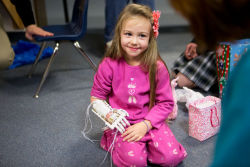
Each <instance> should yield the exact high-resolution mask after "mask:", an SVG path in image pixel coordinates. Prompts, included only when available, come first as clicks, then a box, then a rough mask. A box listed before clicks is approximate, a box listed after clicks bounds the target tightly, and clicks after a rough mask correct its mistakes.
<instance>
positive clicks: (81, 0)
mask: <svg viewBox="0 0 250 167" xmlns="http://www.w3.org/2000/svg"><path fill="white" fill-rule="evenodd" d="M87 15H88V0H75V3H74V8H73V11H72V19H71V22H70V26H71V28H72V29H73V31H74V32H75V34H78V39H80V38H81V37H82V36H83V35H84V34H85V33H86V30H87ZM78 39H76V40H78Z"/></svg>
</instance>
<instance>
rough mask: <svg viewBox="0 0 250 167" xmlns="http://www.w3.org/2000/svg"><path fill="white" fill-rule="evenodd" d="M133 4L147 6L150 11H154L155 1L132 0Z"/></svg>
mask: <svg viewBox="0 0 250 167" xmlns="http://www.w3.org/2000/svg"><path fill="white" fill-rule="evenodd" d="M133 2H134V3H138V4H142V5H147V6H149V7H150V8H151V9H152V10H154V9H155V0H134V1H133Z"/></svg>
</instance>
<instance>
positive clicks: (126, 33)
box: [124, 32, 132, 36]
mask: <svg viewBox="0 0 250 167" xmlns="http://www.w3.org/2000/svg"><path fill="white" fill-rule="evenodd" d="M124 34H125V35H126V36H131V35H132V34H131V33H130V32H125V33H124Z"/></svg>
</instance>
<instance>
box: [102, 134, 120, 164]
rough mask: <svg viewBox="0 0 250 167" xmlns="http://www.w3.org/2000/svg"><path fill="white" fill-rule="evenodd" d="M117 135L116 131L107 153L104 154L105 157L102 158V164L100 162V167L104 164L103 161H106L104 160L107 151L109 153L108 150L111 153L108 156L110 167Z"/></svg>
mask: <svg viewBox="0 0 250 167" xmlns="http://www.w3.org/2000/svg"><path fill="white" fill-rule="evenodd" d="M117 133H118V130H116V132H115V136H114V139H113V141H112V143H111V145H110V146H109V149H108V151H107V153H106V154H105V157H104V159H103V160H102V162H101V164H100V165H102V164H103V163H104V162H105V160H106V158H107V156H108V154H109V151H110V149H111V151H110V155H111V156H110V162H111V167H112V152H113V150H114V146H115V139H116V136H117Z"/></svg>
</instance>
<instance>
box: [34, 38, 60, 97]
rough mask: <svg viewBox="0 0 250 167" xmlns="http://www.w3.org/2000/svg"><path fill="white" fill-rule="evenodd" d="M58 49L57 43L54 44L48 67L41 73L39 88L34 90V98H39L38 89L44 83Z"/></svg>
mask: <svg viewBox="0 0 250 167" xmlns="http://www.w3.org/2000/svg"><path fill="white" fill-rule="evenodd" d="M58 49H59V42H56V45H55V47H54V51H53V54H52V55H51V57H50V59H49V63H48V65H47V67H46V69H45V71H44V73H43V78H42V80H41V82H40V84H39V86H38V88H37V90H36V93H35V95H34V98H38V97H39V92H40V89H41V88H42V86H43V83H44V81H45V80H46V78H47V75H48V72H49V69H50V66H51V63H52V61H53V59H54V57H55V55H56V53H57V51H58Z"/></svg>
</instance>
